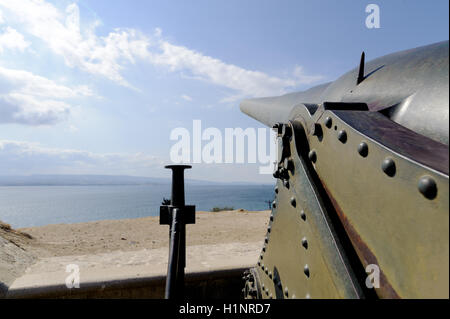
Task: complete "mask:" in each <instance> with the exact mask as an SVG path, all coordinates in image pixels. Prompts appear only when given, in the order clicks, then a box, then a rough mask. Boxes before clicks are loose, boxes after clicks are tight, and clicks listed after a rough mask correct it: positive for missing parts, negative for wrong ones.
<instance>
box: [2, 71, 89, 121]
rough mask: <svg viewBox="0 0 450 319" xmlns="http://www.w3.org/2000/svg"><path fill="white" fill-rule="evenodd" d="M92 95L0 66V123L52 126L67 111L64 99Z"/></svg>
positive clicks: (68, 106)
mask: <svg viewBox="0 0 450 319" xmlns="http://www.w3.org/2000/svg"><path fill="white" fill-rule="evenodd" d="M92 95H93V93H92V91H91V90H90V89H89V88H88V87H87V86H78V87H74V88H70V87H67V86H64V85H60V84H57V83H56V82H54V81H52V80H50V79H47V78H45V77H42V76H38V75H35V74H33V73H31V72H28V71H23V70H14V69H7V68H4V67H1V66H0V123H22V124H31V125H40V124H52V123H55V122H57V121H59V120H61V118H63V117H64V116H65V115H66V114H67V113H68V112H69V111H70V107H71V105H70V104H68V102H67V99H72V98H77V97H82V96H92Z"/></svg>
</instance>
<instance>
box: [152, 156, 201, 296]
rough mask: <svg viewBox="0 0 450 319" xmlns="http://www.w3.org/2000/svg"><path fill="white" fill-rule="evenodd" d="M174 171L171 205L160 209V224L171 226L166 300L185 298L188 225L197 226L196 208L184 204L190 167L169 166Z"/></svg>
mask: <svg viewBox="0 0 450 319" xmlns="http://www.w3.org/2000/svg"><path fill="white" fill-rule="evenodd" d="M166 168H170V169H171V170H172V197H171V202H170V205H169V206H167V205H164V206H161V208H160V224H163V225H170V231H169V235H170V243H169V263H168V267H167V281H166V292H165V298H166V299H174V298H175V299H179V298H182V297H183V296H184V274H185V271H184V268H185V267H186V224H195V206H191V205H189V206H186V205H185V203H184V170H185V169H187V168H191V166H189V165H169V166H166Z"/></svg>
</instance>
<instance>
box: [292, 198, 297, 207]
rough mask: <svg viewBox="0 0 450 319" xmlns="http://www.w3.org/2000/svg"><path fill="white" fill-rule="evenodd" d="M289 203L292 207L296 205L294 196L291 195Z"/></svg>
mask: <svg viewBox="0 0 450 319" xmlns="http://www.w3.org/2000/svg"><path fill="white" fill-rule="evenodd" d="M291 205H292V206H293V207H295V206H297V201H296V200H295V198H294V197H291Z"/></svg>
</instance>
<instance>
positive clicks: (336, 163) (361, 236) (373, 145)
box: [301, 110, 449, 298]
mask: <svg viewBox="0 0 450 319" xmlns="http://www.w3.org/2000/svg"><path fill="white" fill-rule="evenodd" d="M304 113H305V114H306V112H304ZM318 113H320V114H317V117H316V118H315V122H316V123H323V124H324V127H326V126H325V125H326V123H328V122H329V121H330V119H331V121H332V122H333V125H336V130H334V129H328V128H327V129H325V130H324V132H323V138H322V141H321V142H319V141H317V139H316V138H314V137H313V136H312V135H308V141H309V144H310V147H311V148H314V149H315V151H316V154H317V160H316V161H315V162H314V163H313V166H314V168H315V170H316V172H317V174H318V176H319V178H320V179H321V181H322V184H323V186H324V187H325V189H326V191H327V193H328V195H329V197H330V199H331V200H332V201H333V205H334V207H335V209H336V211H337V213H338V214H339V218H340V220H341V221H342V223H343V225H344V227H345V229H346V232H347V233H348V235H349V237H350V239H351V241H352V243H353V245H354V247H355V249H356V251H357V253H358V255H359V257H360V259H361V261H362V262H363V264H364V265H365V266H366V265H369V264H375V265H377V266H378V267H379V269H380V274H381V276H380V288H378V289H376V292H377V294H378V295H379V296H380V297H386V298H395V297H404V298H448V296H449V271H448V269H449V187H448V146H446V145H443V144H439V143H438V142H435V141H432V140H429V139H426V138H424V137H422V136H420V135H418V134H417V133H414V132H412V131H408V130H407V129H405V128H403V127H401V126H400V125H398V124H396V123H393V122H392V121H390V120H389V119H387V118H385V117H383V116H382V115H381V114H379V113H369V112H352V111H326V110H321V112H318ZM301 121H302V122H304V121H305V119H304V118H302V119H301ZM306 121H308V120H306ZM341 130H345V131H346V132H347V141H346V143H345V144H343V143H341V142H340V141H339V139H338V136H337V134H336V132H339V131H341ZM361 143H365V144H366V145H367V155H366V156H361V155H360V154H359V152H358V146H359V145H360V144H361ZM387 159H388V160H389V161H392V162H393V163H395V172H393V171H392V170H389V171H388V172H386V169H385V166H384V165H385V164H384V163H385V162H387V161H386V160H387ZM388 173H389V174H388ZM424 177H426V178H429V179H431V180H432V181H433V182H434V184H433V183H428V184H431V185H432V186H433V185H434V186H433V187H436V190H434V189H433V190H431V191H432V192H436V191H437V193H436V194H434V193H433V194H432V195H433V196H425V195H423V191H422V190H420V189H419V188H420V187H419V184H420V181H421V180H423V178H424ZM430 198H431V199H430Z"/></svg>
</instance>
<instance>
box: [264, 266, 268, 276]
mask: <svg viewBox="0 0 450 319" xmlns="http://www.w3.org/2000/svg"><path fill="white" fill-rule="evenodd" d="M264 272H265V273H266V275H268V274H269V268H267V267H266V269H265V270H264Z"/></svg>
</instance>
